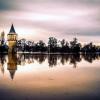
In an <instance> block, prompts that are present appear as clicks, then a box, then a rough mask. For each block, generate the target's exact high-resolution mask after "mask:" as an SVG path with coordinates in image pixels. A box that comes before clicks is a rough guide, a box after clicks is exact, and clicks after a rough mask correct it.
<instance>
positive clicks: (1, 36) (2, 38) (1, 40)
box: [0, 31, 5, 46]
mask: <svg viewBox="0 0 100 100" xmlns="http://www.w3.org/2000/svg"><path fill="white" fill-rule="evenodd" d="M4 44H5V33H4V31H3V32H2V33H1V34H0V45H1V46H2V45H4Z"/></svg>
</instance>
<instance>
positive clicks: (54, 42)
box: [48, 37, 57, 52]
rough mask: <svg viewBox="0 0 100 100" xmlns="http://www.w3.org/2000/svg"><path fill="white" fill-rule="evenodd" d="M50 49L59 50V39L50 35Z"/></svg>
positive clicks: (52, 50)
mask: <svg viewBox="0 0 100 100" xmlns="http://www.w3.org/2000/svg"><path fill="white" fill-rule="evenodd" d="M48 51H49V52H56V51H57V39H56V38H54V37H50V38H49V41H48Z"/></svg>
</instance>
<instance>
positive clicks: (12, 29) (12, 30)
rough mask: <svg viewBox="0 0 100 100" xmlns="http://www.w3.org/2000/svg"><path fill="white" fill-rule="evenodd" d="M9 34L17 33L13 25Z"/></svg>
mask: <svg viewBox="0 0 100 100" xmlns="http://www.w3.org/2000/svg"><path fill="white" fill-rule="evenodd" d="M9 33H16V32H15V29H14V25H13V24H12V25H11V28H10V31H9Z"/></svg>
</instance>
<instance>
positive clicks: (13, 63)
mask: <svg viewBox="0 0 100 100" xmlns="http://www.w3.org/2000/svg"><path fill="white" fill-rule="evenodd" d="M7 65H8V66H7V69H8V70H9V72H10V77H11V79H13V78H14V74H15V72H16V70H17V55H16V54H15V55H14V54H13V55H12V54H11V53H9V54H8V64H7Z"/></svg>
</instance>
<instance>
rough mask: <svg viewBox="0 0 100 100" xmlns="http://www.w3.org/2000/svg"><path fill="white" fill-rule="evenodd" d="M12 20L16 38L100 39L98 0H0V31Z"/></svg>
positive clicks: (97, 40)
mask: <svg viewBox="0 0 100 100" xmlns="http://www.w3.org/2000/svg"><path fill="white" fill-rule="evenodd" d="M12 23H13V24H14V26H15V30H16V32H17V33H18V37H19V39H20V38H26V39H30V40H32V41H38V40H44V41H47V40H48V37H51V36H54V37H56V38H58V39H63V38H64V39H66V40H68V41H70V40H71V39H72V38H74V37H77V38H78V39H79V41H81V42H92V41H93V42H96V43H100V40H99V38H100V0H0V32H2V31H3V30H4V31H5V33H6V34H7V33H9V30H10V27H11V24H12Z"/></svg>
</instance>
